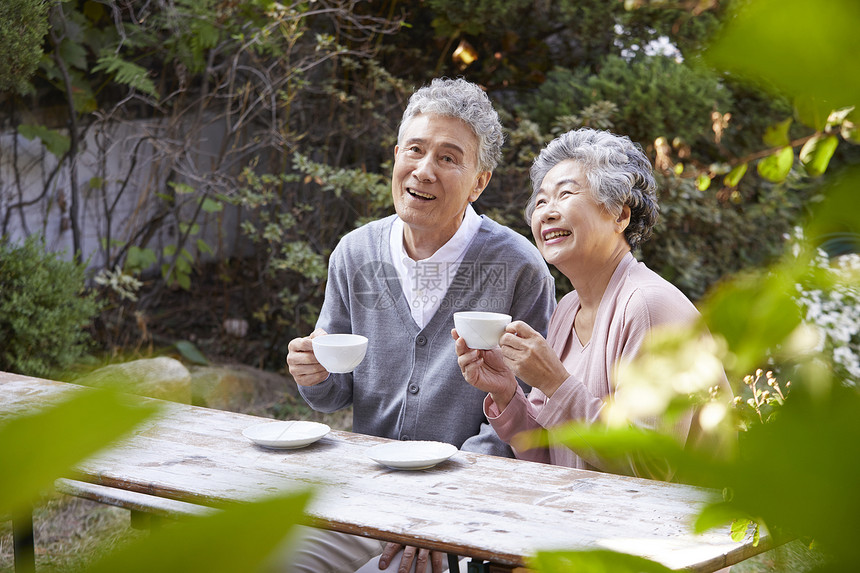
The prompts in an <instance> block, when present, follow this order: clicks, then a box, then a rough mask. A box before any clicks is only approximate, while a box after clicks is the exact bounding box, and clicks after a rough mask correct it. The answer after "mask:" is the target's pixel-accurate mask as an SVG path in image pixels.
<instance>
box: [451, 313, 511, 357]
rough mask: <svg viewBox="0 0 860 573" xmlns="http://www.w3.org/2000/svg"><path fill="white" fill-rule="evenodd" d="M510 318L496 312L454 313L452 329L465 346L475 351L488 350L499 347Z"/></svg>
mask: <svg viewBox="0 0 860 573" xmlns="http://www.w3.org/2000/svg"><path fill="white" fill-rule="evenodd" d="M510 322H511V316H510V315H508V314H501V313H498V312H479V311H467V312H455V313H454V328H456V329H457V334H459V335H460V336H461V337H463V339H464V340H465V341H466V346H468V347H469V348H472V349H475V350H489V349H490V348H494V347H496V346H498V345H499V339H500V338H501V337H502V334H504V333H505V327H506V326H507V325H508V324H509V323H510Z"/></svg>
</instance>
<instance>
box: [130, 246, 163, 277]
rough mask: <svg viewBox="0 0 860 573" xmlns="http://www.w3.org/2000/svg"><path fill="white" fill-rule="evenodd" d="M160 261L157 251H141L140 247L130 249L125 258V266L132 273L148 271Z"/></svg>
mask: <svg viewBox="0 0 860 573" xmlns="http://www.w3.org/2000/svg"><path fill="white" fill-rule="evenodd" d="M156 261H158V257H156V256H155V251H153V250H152V249H141V248H140V247H135V246H132V247H129V249H128V254H127V255H126V257H125V266H126V268H128V269H129V270H132V271H142V270H145V269H148V268H149V267H151V266H152V265H154V264H155V263H156Z"/></svg>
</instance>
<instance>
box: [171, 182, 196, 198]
mask: <svg viewBox="0 0 860 573" xmlns="http://www.w3.org/2000/svg"><path fill="white" fill-rule="evenodd" d="M167 184H168V185H169V186H170V188H171V189H173V190H174V191H176V192H177V193H179V194H180V195H188V194H189V193H194V187H192V186H191V185H189V184H188V183H177V182H176V181H170V182H168V183H167Z"/></svg>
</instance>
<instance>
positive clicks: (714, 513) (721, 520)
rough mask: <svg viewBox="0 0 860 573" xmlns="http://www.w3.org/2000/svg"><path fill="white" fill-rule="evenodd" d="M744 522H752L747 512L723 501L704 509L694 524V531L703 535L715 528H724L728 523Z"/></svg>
mask: <svg viewBox="0 0 860 573" xmlns="http://www.w3.org/2000/svg"><path fill="white" fill-rule="evenodd" d="M744 520H745V521H747V523H749V522H750V521H751V520H750V519H749V516H748V515H747V514H746V512H744V511H742V510H740V509H738V508H737V507H735V505H734V504H732V503H728V502H724V501H721V502H718V503H712V504H710V505H707V506H705V507H704V509H702V511H701V512H700V513H699V516H698V517H697V518H696V522H695V523H694V524H693V531H695V532H696V533H702V532H704V531H707V530H709V529H714V528H715V527H722V526H723V525H725V524H727V523H737V522H739V521H744Z"/></svg>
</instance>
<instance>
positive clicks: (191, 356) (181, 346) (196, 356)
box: [174, 340, 209, 366]
mask: <svg viewBox="0 0 860 573" xmlns="http://www.w3.org/2000/svg"><path fill="white" fill-rule="evenodd" d="M174 346H176V349H177V350H178V351H179V354H181V355H182V357H183V358H185V359H186V360H188V361H189V362H191V363H193V364H201V365H204V366H205V365H207V364H209V361H208V360H206V357H205V356H203V353H202V352H200V350H199V349H198V348H197V347H196V346H195V345H194V343H193V342H190V341H188V340H180V341H178V342H176V343H174Z"/></svg>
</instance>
